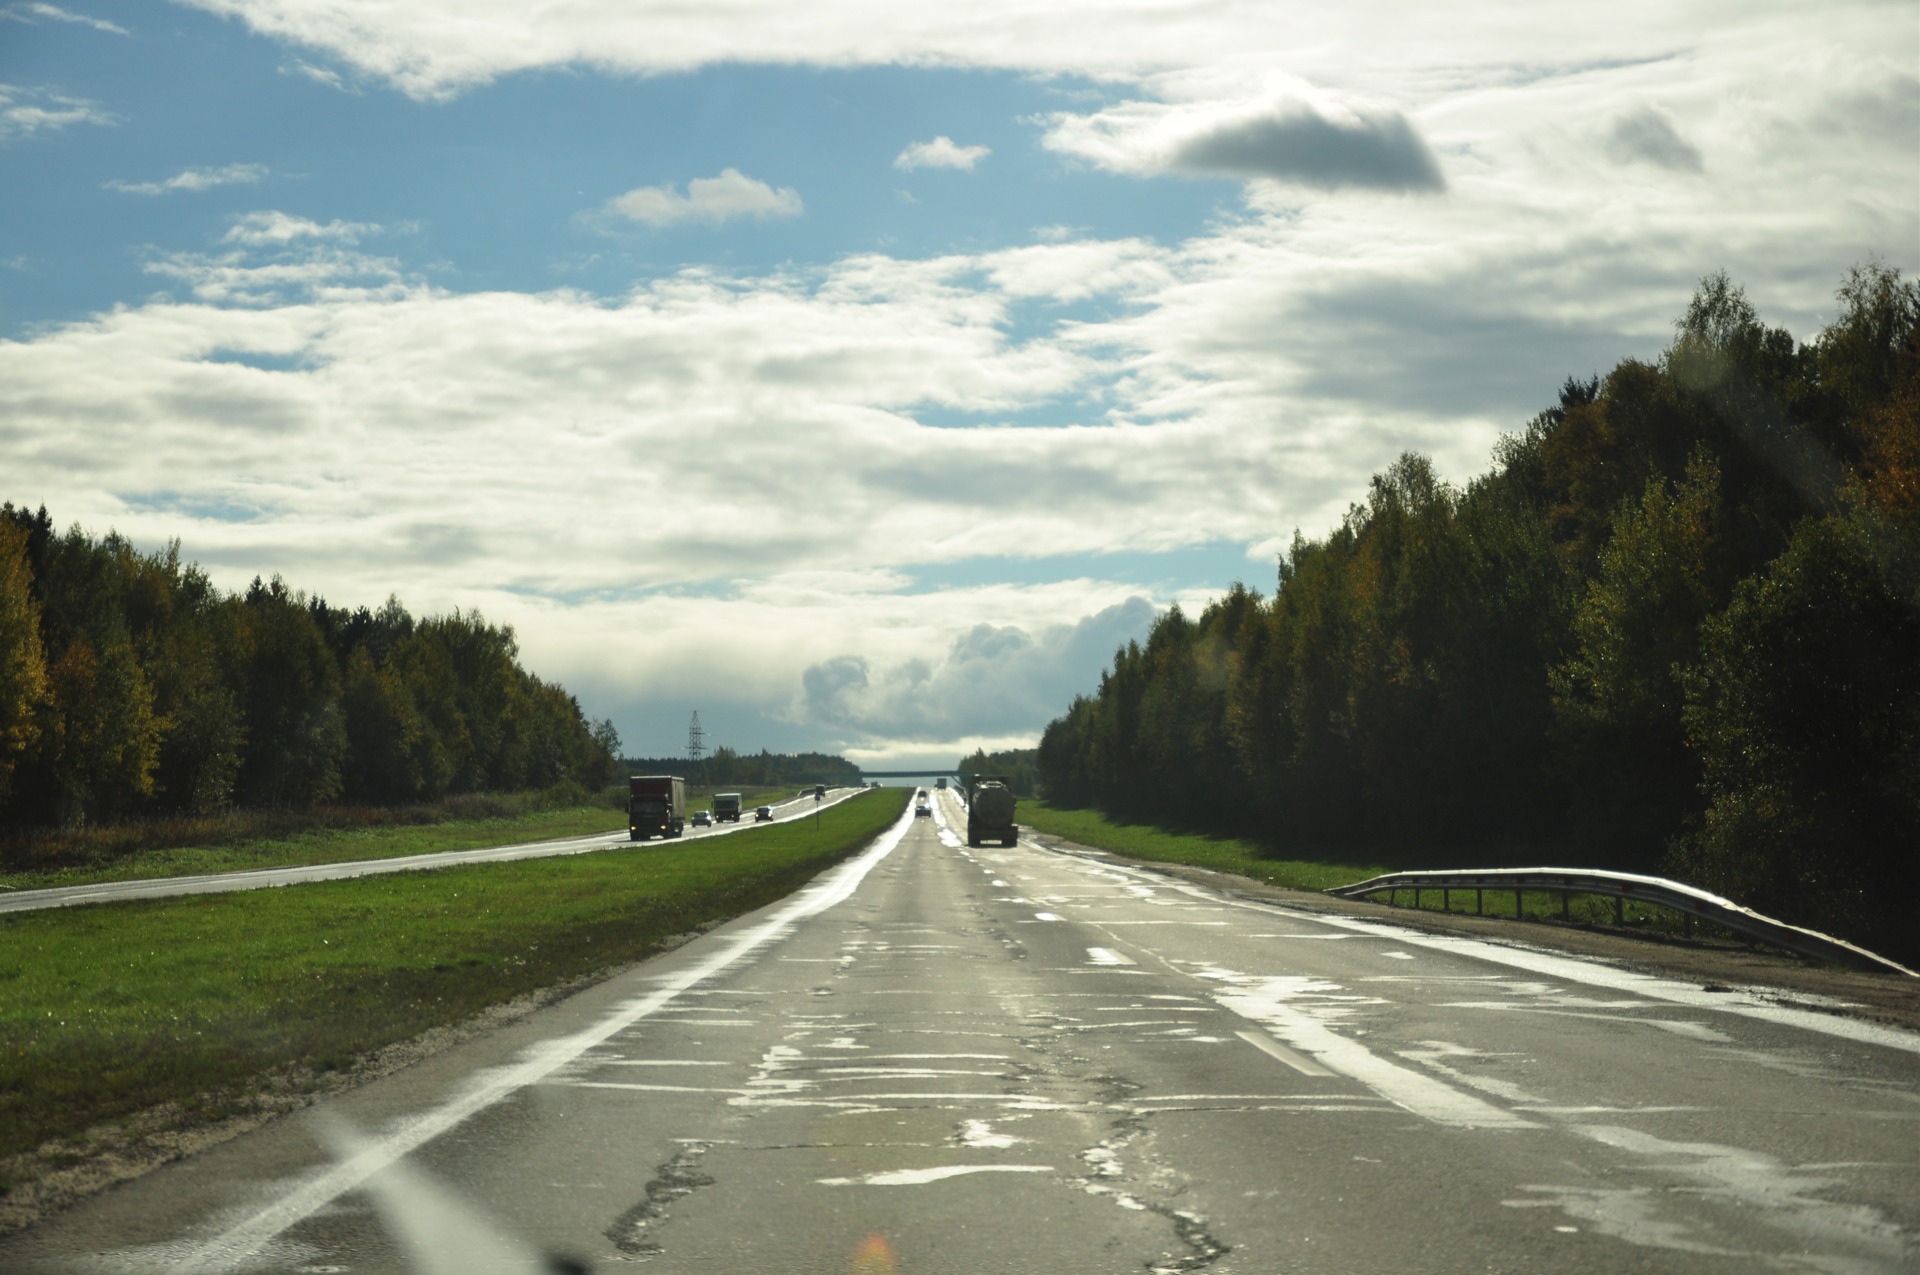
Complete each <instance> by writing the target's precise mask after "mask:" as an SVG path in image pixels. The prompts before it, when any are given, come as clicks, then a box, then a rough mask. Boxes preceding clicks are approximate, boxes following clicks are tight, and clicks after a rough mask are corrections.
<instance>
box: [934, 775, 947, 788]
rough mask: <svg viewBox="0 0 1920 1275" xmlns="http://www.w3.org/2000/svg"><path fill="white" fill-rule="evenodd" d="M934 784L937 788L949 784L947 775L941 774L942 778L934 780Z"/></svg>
mask: <svg viewBox="0 0 1920 1275" xmlns="http://www.w3.org/2000/svg"><path fill="white" fill-rule="evenodd" d="M933 786H934V787H935V788H945V787H946V786H947V777H946V776H945V775H942V776H940V778H938V779H936V780H934V781H933Z"/></svg>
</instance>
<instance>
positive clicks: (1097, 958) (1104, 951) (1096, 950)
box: [1087, 947, 1134, 965]
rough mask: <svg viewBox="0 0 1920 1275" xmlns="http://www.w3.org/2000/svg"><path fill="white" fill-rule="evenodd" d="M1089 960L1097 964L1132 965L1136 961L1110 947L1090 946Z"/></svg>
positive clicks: (1088, 950) (1088, 951)
mask: <svg viewBox="0 0 1920 1275" xmlns="http://www.w3.org/2000/svg"><path fill="white" fill-rule="evenodd" d="M1087 960H1089V961H1091V962H1092V963H1093V964H1095V965H1132V964H1134V962H1133V961H1132V960H1131V959H1129V958H1128V957H1125V956H1122V955H1121V954H1120V953H1118V952H1116V951H1114V950H1113V949H1112V948H1110V947H1090V948H1088V949H1087Z"/></svg>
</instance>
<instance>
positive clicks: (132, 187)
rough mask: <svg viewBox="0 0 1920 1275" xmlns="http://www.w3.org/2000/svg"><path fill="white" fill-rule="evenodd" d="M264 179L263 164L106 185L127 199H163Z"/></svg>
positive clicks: (246, 184) (210, 169) (200, 169)
mask: <svg viewBox="0 0 1920 1275" xmlns="http://www.w3.org/2000/svg"><path fill="white" fill-rule="evenodd" d="M266 175H267V168H266V165H264V164H228V165H227V166H226V167H225V168H189V169H187V170H186V171H184V172H180V173H176V174H174V175H173V176H172V177H169V178H167V179H166V180H165V181H161V182H123V181H110V182H108V183H106V188H107V189H108V190H117V191H121V192H122V193H124V194H129V195H164V194H167V193H168V192H170V191H176V190H191V191H202V190H212V189H213V188H214V187H216V186H251V185H254V184H255V183H257V182H259V181H260V179H261V178H263V177H265V176H266Z"/></svg>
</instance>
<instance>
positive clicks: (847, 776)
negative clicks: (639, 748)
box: [621, 744, 860, 788]
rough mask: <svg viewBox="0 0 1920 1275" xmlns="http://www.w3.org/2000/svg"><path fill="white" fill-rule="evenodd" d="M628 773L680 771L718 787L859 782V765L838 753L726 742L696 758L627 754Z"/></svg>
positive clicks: (681, 774) (777, 786) (691, 779)
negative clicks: (742, 747) (751, 749)
mask: <svg viewBox="0 0 1920 1275" xmlns="http://www.w3.org/2000/svg"><path fill="white" fill-rule="evenodd" d="M621 765H622V766H624V767H625V768H626V770H627V772H628V773H629V774H634V775H680V776H683V777H684V778H686V779H687V780H689V781H690V782H693V783H698V784H703V785H708V786H712V787H719V786H721V785H724V784H738V785H740V786H741V787H743V788H780V787H785V786H789V785H792V786H799V785H802V784H812V783H820V782H823V781H824V782H827V783H832V784H836V785H843V784H845V785H850V784H857V783H859V782H860V768H859V767H858V766H856V765H854V764H853V763H852V762H850V761H848V760H847V759H846V758H844V757H842V756H840V755H839V754H838V753H770V752H768V751H767V750H766V749H764V748H763V749H761V750H760V751H759V752H757V753H742V752H737V751H735V750H734V749H732V748H729V747H727V746H726V745H725V744H722V745H720V746H719V747H718V748H715V749H714V750H713V751H712V752H711V753H709V754H708V755H707V756H705V757H703V758H701V759H700V760H699V761H688V760H687V759H686V758H685V757H629V758H627V759H626V760H625V761H624V762H622V763H621Z"/></svg>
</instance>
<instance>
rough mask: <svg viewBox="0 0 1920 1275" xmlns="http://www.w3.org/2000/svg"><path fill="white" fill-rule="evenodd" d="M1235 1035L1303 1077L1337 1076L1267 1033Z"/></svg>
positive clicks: (1238, 1033) (1237, 1033) (1241, 1033)
mask: <svg viewBox="0 0 1920 1275" xmlns="http://www.w3.org/2000/svg"><path fill="white" fill-rule="evenodd" d="M1234 1035H1236V1036H1238V1037H1239V1038H1240V1039H1241V1040H1244V1041H1246V1042H1247V1043H1248V1044H1249V1045H1252V1046H1253V1047H1254V1048H1255V1049H1257V1050H1259V1051H1260V1052H1261V1053H1263V1054H1266V1055H1267V1056H1268V1057H1270V1058H1277V1059H1279V1060H1280V1061H1281V1062H1283V1063H1285V1064H1286V1065H1287V1066H1289V1067H1291V1068H1293V1069H1294V1070H1295V1071H1297V1072H1299V1073H1300V1074H1301V1075H1303V1076H1331V1075H1333V1074H1335V1073H1334V1072H1332V1071H1331V1070H1329V1069H1328V1068H1325V1067H1322V1066H1321V1065H1320V1064H1319V1063H1317V1062H1315V1061H1314V1060H1313V1059H1311V1058H1309V1057H1307V1056H1306V1055H1305V1054H1302V1053H1296V1052H1295V1051H1293V1050H1291V1049H1288V1048H1287V1047H1286V1046H1285V1045H1283V1044H1281V1043H1280V1042H1279V1041H1277V1040H1275V1039H1274V1038H1273V1037H1271V1036H1269V1035H1267V1034H1266V1033H1265V1032H1235V1033H1234Z"/></svg>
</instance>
